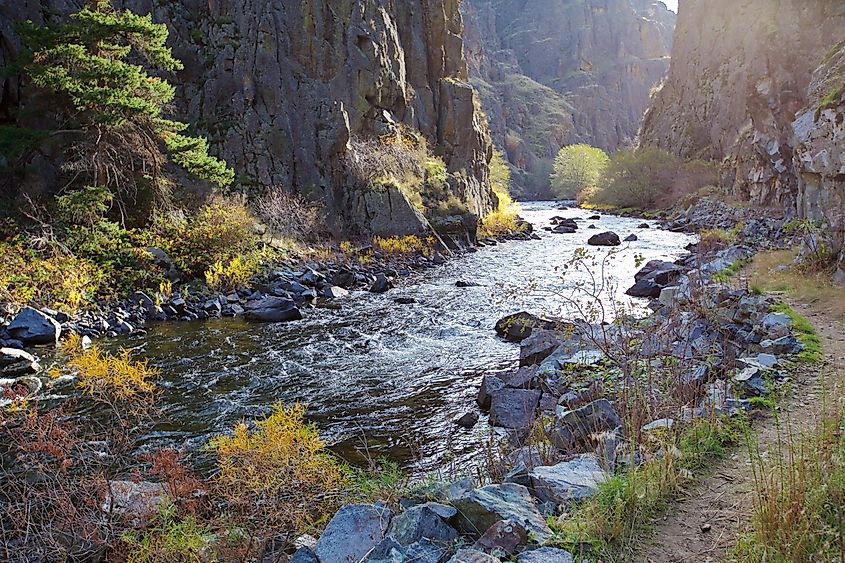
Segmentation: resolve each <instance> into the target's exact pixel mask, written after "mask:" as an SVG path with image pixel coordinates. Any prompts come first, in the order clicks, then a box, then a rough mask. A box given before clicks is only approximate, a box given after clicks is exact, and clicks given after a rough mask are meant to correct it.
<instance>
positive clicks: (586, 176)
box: [551, 144, 608, 199]
mask: <svg viewBox="0 0 845 563" xmlns="http://www.w3.org/2000/svg"><path fill="white" fill-rule="evenodd" d="M607 163H608V157H607V154H605V152H604V151H603V150H601V149H599V148H596V147H592V146H590V145H583V144H581V145H569V146H566V147H563V148H562V149H560V152H559V153H558V154H557V157H556V158H555V162H554V166H553V170H552V174H551V183H552V192H553V193H554V194H555V195H556V196H557V197H559V198H560V199H575V198H576V197H578V194H580V193H581V192H582V191H584V190H586V189H589V188H595V187H596V186H598V184H599V181H600V179H601V177H602V174H603V173H604V171H605V169H606V168H607Z"/></svg>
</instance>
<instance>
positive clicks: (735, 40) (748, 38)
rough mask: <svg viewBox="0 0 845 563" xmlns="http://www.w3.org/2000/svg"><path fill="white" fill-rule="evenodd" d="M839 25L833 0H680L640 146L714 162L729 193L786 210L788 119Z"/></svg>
mask: <svg viewBox="0 0 845 563" xmlns="http://www.w3.org/2000/svg"><path fill="white" fill-rule="evenodd" d="M843 25H845V2H839V1H836V2H805V1H803V0H780V1H779V2H776V3H773V2H771V1H770V0H739V1H737V0H708V1H707V2H692V1H687V0H681V2H680V9H679V14H678V23H677V28H676V31H675V38H674V43H673V48H672V62H671V65H670V68H669V74H668V76H667V78H666V80H665V81H664V83H663V85H662V87H661V89H660V90H659V91H658V92H657V93H656V94H655V96H654V98H653V100H652V103H651V105H650V107H649V109H648V111H647V112H646V115H645V118H644V121H643V125H642V129H641V134H640V141H641V143H642V144H647V145H654V146H658V147H661V148H664V149H666V150H668V151H670V152H673V153H675V154H677V155H679V156H682V157H685V158H704V159H711V160H716V161H722V162H723V183H724V184H725V186H726V187H728V188H730V189H731V190H732V191H733V193H734V194H736V195H737V196H739V197H742V198H744V199H747V200H750V201H752V202H754V203H756V204H758V205H777V206H780V205H784V206H786V207H788V208H790V209H792V208H794V202H795V198H796V194H797V184H798V181H797V178H796V175H795V172H794V170H793V166H792V160H793V159H792V155H793V148H792V146H791V137H792V122H793V120H794V119H795V115H796V112H797V111H798V110H799V109H801V108H802V107H803V106H805V105H806V104H807V103H808V100H807V86H808V84H809V83H810V77H811V74H812V72H813V69H815V68H816V66H818V63H819V61H821V59H822V58H823V57H824V56H825V53H826V52H827V51H828V50H829V48H830V46H831V44H832V43H834V42H835V41H836V40H838V39H840V38H841V37H840V36H841V30H842V29H843Z"/></svg>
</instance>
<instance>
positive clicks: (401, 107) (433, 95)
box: [0, 0, 495, 232]
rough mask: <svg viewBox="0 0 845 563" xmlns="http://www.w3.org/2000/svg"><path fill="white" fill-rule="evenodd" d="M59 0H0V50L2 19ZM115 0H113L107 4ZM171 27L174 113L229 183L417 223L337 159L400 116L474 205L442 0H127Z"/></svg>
mask: <svg viewBox="0 0 845 563" xmlns="http://www.w3.org/2000/svg"><path fill="white" fill-rule="evenodd" d="M80 4H81V2H74V1H62V0H42V1H41V2H40V3H39V2H30V1H26V2H23V3H20V2H14V1H10V0H2V2H0V19H2V20H3V21H2V22H0V33H2V34H3V36H2V41H0V44H1V45H2V47H0V61H8V60H10V59H13V58H14V57H15V56H16V51H17V49H19V45H18V41H17V38H16V37H15V36H14V33H13V32H12V30H11V26H10V25H9V22H11V21H14V20H23V19H32V20H33V21H35V22H44V21H54V20H56V19H58V18H61V17H63V16H65V15H67V14H68V13H70V12H72V11H75V10H76V9H78V8H79V7H80ZM120 4H121V3H119V2H115V5H116V6H118V5H120ZM122 6H123V7H127V8H130V9H132V10H133V11H136V12H138V13H148V12H151V13H152V14H153V18H154V20H155V21H158V22H164V23H167V25H168V27H169V28H170V29H171V37H170V41H169V43H170V44H171V45H172V47H173V49H174V53H175V55H176V56H177V57H178V58H179V59H181V60H182V61H183V62H184V63H185V70H184V71H182V72H180V73H178V74H177V75H176V76H175V78H174V80H173V82H174V83H175V84H176V85H177V86H178V88H179V95H178V96H177V99H178V100H179V106H178V108H177V114H180V116H181V117H184V118H185V119H186V120H187V121H190V122H191V123H193V124H195V125H196V128H197V129H198V131H199V132H200V133H201V134H205V135H208V136H209V137H210V139H211V142H212V147H213V151H214V152H215V153H216V154H218V155H219V156H222V157H223V158H225V159H226V160H227V161H228V163H229V164H230V165H231V166H232V167H233V168H234V169H235V171H236V173H237V174H238V182H239V184H240V186H241V187H242V188H246V189H254V188H258V189H260V188H261V187H264V186H274V185H282V186H285V187H287V188H289V189H291V190H293V191H298V192H302V193H306V194H308V195H309V196H310V197H312V198H314V199H316V200H320V201H322V202H324V204H325V205H326V207H327V209H328V210H329V212H330V215H331V217H332V218H336V219H338V221H336V224H337V225H344V224H345V225H347V226H349V225H351V226H353V227H356V228H359V229H360V230H362V231H368V230H369V231H374V230H375V231H379V232H390V231H397V232H414V231H419V230H422V229H424V228H425V224H424V221H422V220H421V218H420V217H419V214H418V213H416V212H415V210H413V209H411V208H410V206H409V204H408V201H407V198H405V197H404V196H403V194H401V193H399V192H398V191H397V190H389V189H384V190H381V191H379V190H375V191H374V190H372V189H370V188H369V187H366V186H361V185H359V183H357V182H356V181H355V180H354V179H353V178H351V177H350V175H349V174H348V171H347V166H346V164H345V163H346V161H347V159H348V158H350V155H349V141H350V138H352V137H362V138H367V137H372V136H375V135H379V134H383V133H385V132H387V131H390V130H393V129H395V128H396V125H397V124H403V125H405V126H407V127H409V128H412V129H416V130H419V131H420V132H421V133H422V135H423V136H424V137H425V138H426V139H427V141H428V144H429V146H431V147H432V148H433V149H434V152H435V154H437V155H438V156H440V157H442V159H443V160H444V161H445V163H446V165H447V168H448V170H449V172H450V176H449V178H448V183H449V189H450V190H451V192H452V193H453V194H454V195H456V196H457V197H458V198H459V199H461V200H463V202H464V203H465V204H466V207H467V208H468V210H469V211H470V212H473V213H476V214H484V213H486V212H488V211H489V210H491V209H492V207H493V205H494V200H495V197H494V196H493V195H492V192H491V191H490V188H489V181H488V163H489V159H490V157H491V154H492V153H491V142H490V139H489V135H488V133H487V128H486V125H485V123H484V120H483V118H482V117H481V115H480V112H479V111H478V109H477V106H478V103H477V100H476V99H475V94H474V91H473V89H472V87H471V86H470V84H469V82H468V80H467V66H466V62H465V59H464V57H463V41H462V38H461V34H462V28H463V23H462V18H461V14H460V13H459V11H458V2H457V1H456V0H421V1H420V2H393V1H390V0H367V1H365V2H360V1H354V0H341V1H332V0H306V1H302V2H287V1H278V0H276V1H269V0H238V1H235V0H214V1H211V2H208V1H201V0H185V1H182V2H176V3H172V2H171V3H161V2H153V1H151V0H128V1H126V2H123V3H122ZM27 95H28V93H27V90H26V88H24V89H22V90H21V89H19V82H18V80H17V78H14V77H13V78H10V79H6V80H5V81H4V85H3V90H2V96H3V97H2V100H0V108H2V109H0V117H2V116H3V115H4V114H5V116H6V117H7V119H8V117H9V116H10V115H12V114H14V115H18V116H20V115H23V114H25V113H26V111H19V110H21V109H24V110H26V109H32V107H28V106H31V104H29V101H30V100H28V98H27Z"/></svg>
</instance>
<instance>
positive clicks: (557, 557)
mask: <svg viewBox="0 0 845 563" xmlns="http://www.w3.org/2000/svg"><path fill="white" fill-rule="evenodd" d="M516 561H517V563H573V562H574V559H573V557H572V554H571V553H569V552H568V551H565V550H563V549H558V548H556V547H541V548H539V549H532V550H529V551H523V552H522V553H520V554H519V555H518V556H517V558H516Z"/></svg>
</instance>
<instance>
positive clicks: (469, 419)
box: [455, 411, 478, 428]
mask: <svg viewBox="0 0 845 563" xmlns="http://www.w3.org/2000/svg"><path fill="white" fill-rule="evenodd" d="M455 424H457V425H458V426H460V427H461V428H472V427H473V426H475V425H476V424H478V413H477V412H473V411H470V412H466V413H464V414H462V415H461V416H459V417H458V418H457V419H455Z"/></svg>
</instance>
